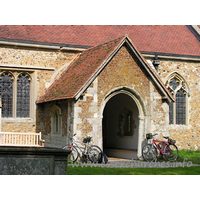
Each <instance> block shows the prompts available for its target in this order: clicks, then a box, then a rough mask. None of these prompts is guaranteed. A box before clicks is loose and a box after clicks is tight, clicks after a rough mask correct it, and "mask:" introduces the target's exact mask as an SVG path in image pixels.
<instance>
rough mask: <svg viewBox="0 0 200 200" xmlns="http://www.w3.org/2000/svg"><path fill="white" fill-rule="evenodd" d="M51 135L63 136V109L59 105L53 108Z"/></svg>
mask: <svg viewBox="0 0 200 200" xmlns="http://www.w3.org/2000/svg"><path fill="white" fill-rule="evenodd" d="M51 134H52V135H57V136H58V135H60V136H61V135H62V116H61V109H60V108H59V107H58V106H57V105H54V106H53V107H52V108H51Z"/></svg>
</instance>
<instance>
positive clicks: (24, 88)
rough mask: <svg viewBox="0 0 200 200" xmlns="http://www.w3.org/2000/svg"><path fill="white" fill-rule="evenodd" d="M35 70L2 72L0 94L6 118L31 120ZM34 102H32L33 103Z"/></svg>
mask: <svg viewBox="0 0 200 200" xmlns="http://www.w3.org/2000/svg"><path fill="white" fill-rule="evenodd" d="M31 74H33V72H30V73H28V72H19V71H7V70H5V71H3V72H1V73H0V95H1V101H2V118H3V119H4V120H8V121H9V120H11V121H12V120H13V119H12V118H14V119H16V118H17V120H21V118H23V119H22V120H24V118H26V119H27V120H30V119H29V118H33V117H34V112H33V105H34V104H33V100H34V98H33V95H31V91H32V92H33V88H32V87H33V85H32V84H33V83H32V75H31ZM31 102H32V103H31Z"/></svg>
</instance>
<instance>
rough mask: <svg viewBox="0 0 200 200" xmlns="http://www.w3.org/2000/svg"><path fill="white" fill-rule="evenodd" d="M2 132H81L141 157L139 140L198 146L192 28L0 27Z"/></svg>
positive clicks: (197, 57) (196, 29) (197, 56)
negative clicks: (152, 136) (149, 135)
mask: <svg viewBox="0 0 200 200" xmlns="http://www.w3.org/2000/svg"><path fill="white" fill-rule="evenodd" d="M0 95H1V103H2V113H1V131H2V132H25V133H27V132H41V133H42V138H43V139H44V140H45V146H46V147H56V148H62V147H63V146H65V145H67V146H70V144H71V141H72V139H71V138H72V135H73V134H74V133H76V134H77V138H78V139H79V140H82V139H83V137H84V136H86V135H90V136H92V138H93V141H94V144H96V145H98V146H100V147H101V148H102V149H103V151H104V152H105V153H106V154H107V155H108V156H114V157H122V158H134V159H135V158H140V157H141V150H142V147H143V145H144V144H145V142H146V140H145V138H146V134H147V133H150V132H151V133H153V134H154V133H158V136H157V138H159V139H163V137H162V136H170V137H171V138H173V139H175V140H176V141H177V143H176V145H177V146H178V148H179V149H192V150H198V149H200V125H199V124H198V123H199V120H200V117H199V115H200V102H199V101H200V26H198V25H194V26H168V25H167V26H160V25H159V26H157V25H156V26H145V25H143V26H139V25H133V26H125V25H120V26H115V25H113V26H112V25H110V26H102V25H99V26H84V25H82V26H69V25H63V26H0Z"/></svg>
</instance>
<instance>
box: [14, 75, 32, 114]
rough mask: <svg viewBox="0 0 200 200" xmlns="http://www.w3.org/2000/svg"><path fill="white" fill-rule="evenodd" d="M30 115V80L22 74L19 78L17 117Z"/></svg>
mask: <svg viewBox="0 0 200 200" xmlns="http://www.w3.org/2000/svg"><path fill="white" fill-rule="evenodd" d="M29 116H30V80H29V77H28V76H27V75H26V74H21V75H20V76H19V77H18V80H17V117H29Z"/></svg>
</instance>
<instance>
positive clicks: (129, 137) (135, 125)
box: [102, 90, 144, 159]
mask: <svg viewBox="0 0 200 200" xmlns="http://www.w3.org/2000/svg"><path fill="white" fill-rule="evenodd" d="M138 104H140V103H139V100H138V99H137V98H136V97H135V96H134V95H133V94H131V93H130V92H129V91H125V90H120V91H116V92H114V93H112V95H110V96H109V98H108V99H107V101H106V104H105V107H104V111H103V119H102V132H103V151H104V152H105V153H106V154H107V155H108V156H111V157H119V158H129V159H132V158H133V159H135V158H137V156H138V152H137V151H138V147H139V146H140V145H139V144H138V142H140V139H139V132H141V129H142V130H143V128H142V127H141V125H142V126H143V124H144V123H142V124H141V116H140V114H141V113H140V110H141V105H140V106H139V107H140V108H138ZM142 113H143V112H142ZM143 121H144V120H143Z"/></svg>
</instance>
